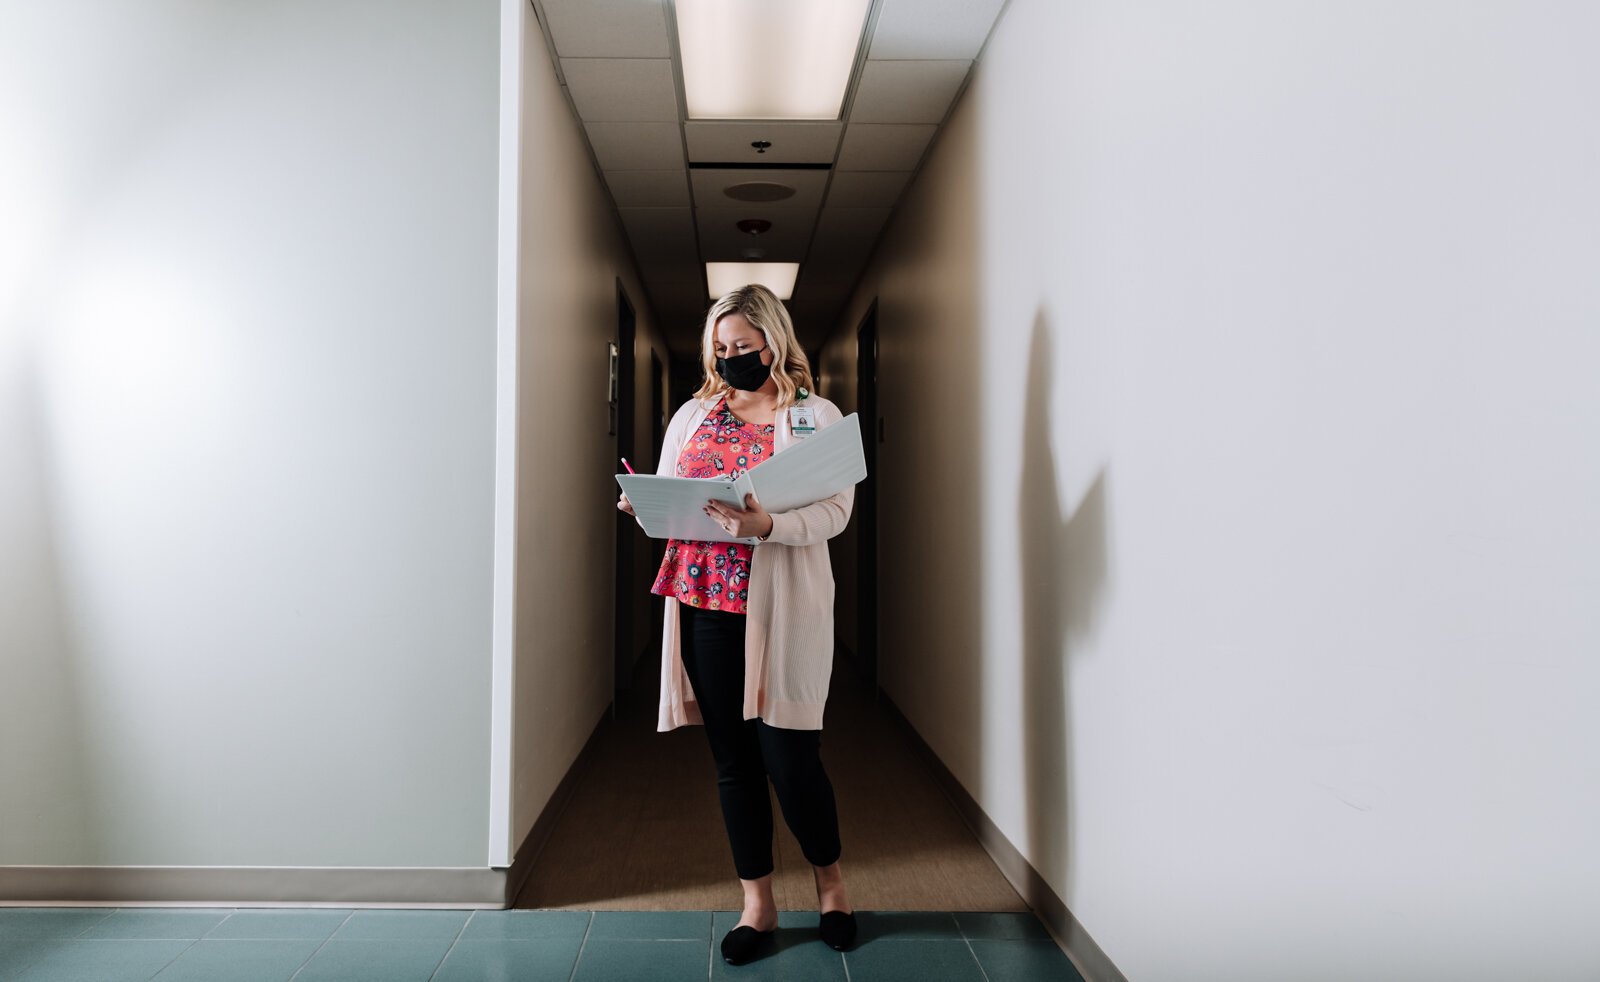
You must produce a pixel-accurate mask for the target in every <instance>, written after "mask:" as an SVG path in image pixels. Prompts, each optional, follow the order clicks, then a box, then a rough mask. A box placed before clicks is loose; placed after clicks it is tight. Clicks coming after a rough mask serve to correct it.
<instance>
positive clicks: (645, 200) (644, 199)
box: [605, 170, 690, 208]
mask: <svg viewBox="0 0 1600 982" xmlns="http://www.w3.org/2000/svg"><path fill="white" fill-rule="evenodd" d="M605 174H606V185H607V186H608V187H610V188H611V199H612V200H613V201H615V202H616V203H617V207H618V208H670V207H683V206H685V205H688V204H689V203H690V201H689V182H688V181H686V180H684V177H683V171H681V170H612V171H606V172H605Z"/></svg>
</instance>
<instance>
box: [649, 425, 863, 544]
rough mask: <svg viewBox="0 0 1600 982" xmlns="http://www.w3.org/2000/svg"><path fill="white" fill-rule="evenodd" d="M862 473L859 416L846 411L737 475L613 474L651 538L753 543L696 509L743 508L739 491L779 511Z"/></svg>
mask: <svg viewBox="0 0 1600 982" xmlns="http://www.w3.org/2000/svg"><path fill="white" fill-rule="evenodd" d="M866 476H867V458H866V454H865V453H864V452H863V451H862V447H861V419H860V417H859V416H858V415H857V414H855V413H851V414H850V415H848V416H846V417H845V418H844V419H841V420H840V421H839V422H837V423H834V424H833V425H832V426H825V427H822V428H821V429H819V430H817V431H816V432H815V433H813V434H812V435H811V436H808V437H805V438H804V439H801V440H798V441H796V442H795V443H794V444H792V445H790V446H789V447H788V448H787V449H786V450H784V451H783V453H778V454H773V455H772V456H771V457H770V458H768V459H767V460H765V461H763V462H762V463H760V464H758V465H757V466H755V467H752V468H751V469H750V470H749V471H747V472H746V473H744V474H743V475H742V476H740V477H739V478H738V479H737V480H727V479H725V478H716V477H713V478H693V477H661V476H659V475H656V474H618V475H617V483H618V484H619V485H621V486H622V491H623V493H624V494H626V495H627V496H628V501H630V502H631V503H632V504H633V510H634V513H635V514H636V515H638V516H639V522H640V524H642V525H643V526H644V531H645V534H646V535H648V536H650V538H652V539H684V540H692V541H696V542H747V543H754V542H755V541H756V540H755V539H754V538H734V537H733V536H731V535H729V534H728V533H727V532H724V531H723V530H722V526H720V525H718V524H717V523H716V522H714V521H712V520H711V518H710V516H708V515H707V514H706V513H705V512H704V511H702V510H701V509H703V508H704V507H705V504H706V502H707V501H713V500H714V501H721V502H725V503H726V504H728V505H731V506H733V507H735V508H743V507H744V496H745V495H746V494H754V495H755V496H756V500H757V501H759V502H761V506H762V507H763V508H765V509H766V510H767V511H769V512H784V511H790V510H792V509H795V508H799V507H801V506H802V505H809V504H811V503H812V502H814V501H821V500H822V499H823V498H828V497H831V496H833V495H835V494H838V493H839V492H840V491H843V490H844V489H845V488H848V487H852V486H854V485H855V484H857V483H859V482H860V481H861V480H862V479H864V478H865V477H866Z"/></svg>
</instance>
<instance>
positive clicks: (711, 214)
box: [694, 205, 817, 263]
mask: <svg viewBox="0 0 1600 982" xmlns="http://www.w3.org/2000/svg"><path fill="white" fill-rule="evenodd" d="M694 215H695V221H696V223H697V224H698V225H699V228H700V252H701V256H702V258H704V259H705V260H706V262H733V261H738V260H740V259H742V258H744V257H743V256H741V255H740V250H741V249H745V248H748V247H750V246H754V247H756V248H759V249H763V250H765V251H766V255H765V256H763V257H762V259H763V261H765V262H773V263H797V262H800V261H801V260H802V259H804V258H805V256H806V246H807V245H808V244H810V242H811V230H812V229H813V228H814V227H815V226H816V224H817V210H816V209H815V208H778V207H774V206H772V205H750V206H749V207H746V208H696V209H695V211H694ZM745 218H765V219H767V220H768V221H770V222H771V223H772V228H770V229H768V230H767V231H765V232H763V233H761V234H760V235H759V236H752V235H750V234H749V233H748V232H741V231H739V229H738V228H737V227H736V226H735V223H737V222H738V221H740V220H741V219H745Z"/></svg>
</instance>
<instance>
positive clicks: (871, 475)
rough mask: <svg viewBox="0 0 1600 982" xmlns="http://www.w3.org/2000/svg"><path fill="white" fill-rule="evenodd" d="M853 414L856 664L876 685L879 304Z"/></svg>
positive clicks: (860, 344)
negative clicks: (863, 467) (857, 453)
mask: <svg viewBox="0 0 1600 982" xmlns="http://www.w3.org/2000/svg"><path fill="white" fill-rule="evenodd" d="M856 411H857V412H859V413H860V414H861V446H862V449H863V450H864V451H865V452H866V458H867V479H866V480H865V481H862V482H861V483H860V484H858V485H856V508H855V512H856V647H857V649H858V650H857V651H856V661H857V667H858V668H859V670H860V672H861V675H862V677H864V678H865V679H867V681H869V682H871V683H872V686H873V691H874V692H876V691H877V685H878V444H879V443H881V442H883V419H882V418H881V417H880V416H879V415H878V302H877V301H876V300H874V301H873V302H872V306H871V307H869V308H868V309H867V316H866V317H864V318H862V321H861V327H860V329H859V330H858V331H857V332H856Z"/></svg>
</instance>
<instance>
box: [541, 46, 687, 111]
mask: <svg viewBox="0 0 1600 982" xmlns="http://www.w3.org/2000/svg"><path fill="white" fill-rule="evenodd" d="M561 74H562V75H564V76H565V77H566V80H567V88H568V89H569V90H571V92H572V104H573V105H574V106H576V107H577V110H578V118H580V119H584V120H591V119H593V120H624V121H629V122H670V123H676V122H677V121H678V96H677V90H676V88H675V87H674V85H673V81H672V62H671V60H670V59H666V58H659V59H656V58H563V59H561Z"/></svg>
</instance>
